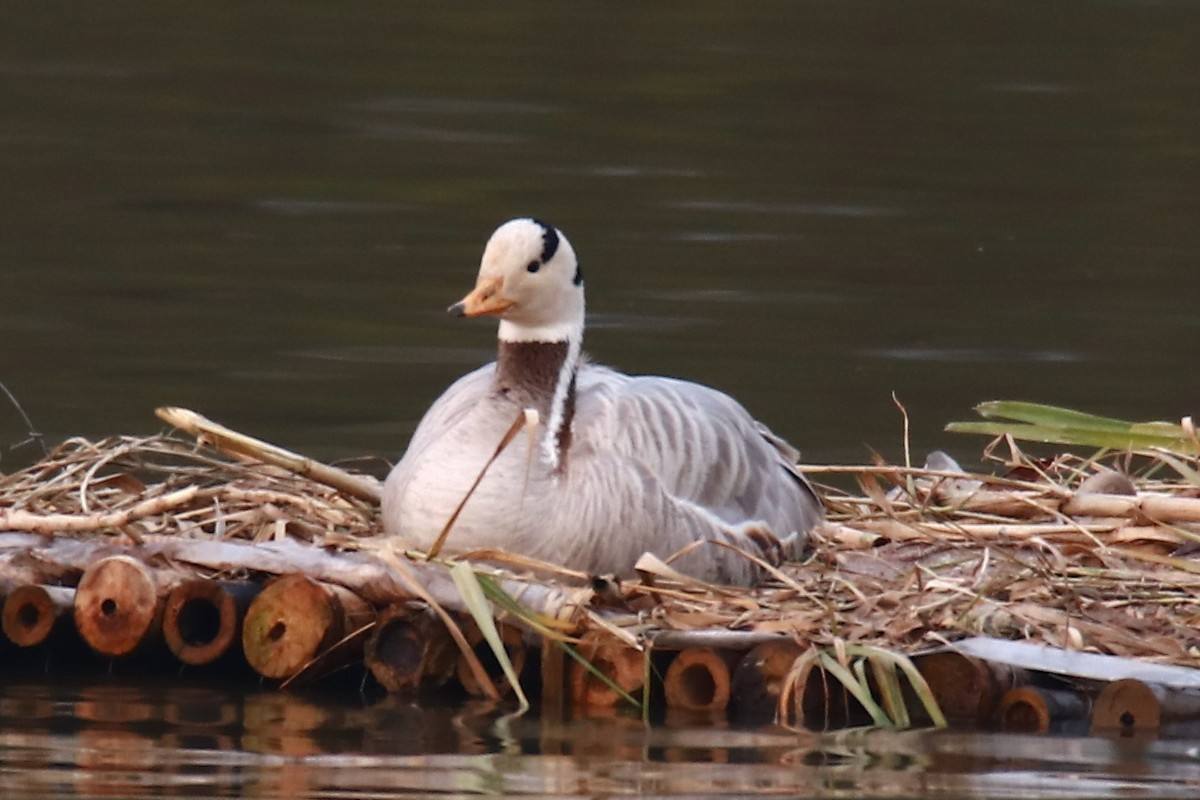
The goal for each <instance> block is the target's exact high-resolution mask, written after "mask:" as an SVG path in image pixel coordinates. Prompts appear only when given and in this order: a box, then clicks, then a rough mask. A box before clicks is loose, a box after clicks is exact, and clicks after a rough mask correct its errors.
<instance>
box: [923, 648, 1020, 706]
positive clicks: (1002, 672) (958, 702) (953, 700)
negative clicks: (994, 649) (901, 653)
mask: <svg viewBox="0 0 1200 800" xmlns="http://www.w3.org/2000/svg"><path fill="white" fill-rule="evenodd" d="M913 664H914V665H915V666H916V668H917V670H918V671H920V673H921V677H923V678H924V679H925V682H926V683H927V684H929V690H930V691H931V692H933V696H934V698H935V699H936V700H937V702H938V706H939V707H940V708H941V710H942V713H944V714H945V715H946V716H947V717H949V718H950V719H961V720H970V721H972V722H974V723H983V722H986V721H987V720H988V719H989V718H991V716H992V712H993V711H995V709H996V704H997V702H998V701H999V698H1000V695H1001V694H1002V693H1004V692H1006V691H1008V690H1009V689H1011V688H1013V685H1014V682H1015V678H1014V670H1013V669H1012V668H1011V667H1005V666H1004V665H1001V664H994V665H993V664H988V663H987V662H985V661H982V660H980V659H978V658H972V657H971V656H968V655H964V654H963V653H959V652H955V651H952V650H948V651H942V652H937V653H928V654H926V655H921V656H916V657H914V658H913Z"/></svg>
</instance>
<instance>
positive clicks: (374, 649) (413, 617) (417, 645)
mask: <svg viewBox="0 0 1200 800" xmlns="http://www.w3.org/2000/svg"><path fill="white" fill-rule="evenodd" d="M457 655H458V650H457V649H456V648H455V645H454V640H453V639H452V638H451V637H450V634H449V633H448V632H447V631H446V626H445V625H444V624H443V623H442V621H441V619H440V618H438V616H437V615H436V614H435V613H433V611H432V610H430V609H429V607H428V606H426V605H425V604H424V603H402V604H400V605H396V606H393V607H391V608H389V609H388V610H387V611H385V612H384V613H383V615H382V616H381V617H380V618H379V621H378V622H377V623H376V625H375V630H374V631H373V632H372V634H371V638H370V639H369V640H368V641H367V649H366V659H365V660H366V664H367V668H368V669H370V670H371V674H372V675H374V676H375V680H377V681H379V683H380V685H382V686H383V687H384V688H385V689H387V690H388V691H389V692H400V691H414V690H416V689H418V688H420V687H422V686H429V687H437V686H441V685H442V684H444V683H445V682H446V681H448V680H449V679H450V678H451V677H453V675H454V672H455V667H456V662H457Z"/></svg>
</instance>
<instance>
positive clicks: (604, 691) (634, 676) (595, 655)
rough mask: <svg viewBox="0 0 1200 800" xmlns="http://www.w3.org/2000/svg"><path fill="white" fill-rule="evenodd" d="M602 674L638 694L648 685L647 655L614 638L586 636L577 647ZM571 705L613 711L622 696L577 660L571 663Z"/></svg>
mask: <svg viewBox="0 0 1200 800" xmlns="http://www.w3.org/2000/svg"><path fill="white" fill-rule="evenodd" d="M576 649H577V652H578V653H579V655H580V656H582V657H583V658H585V659H587V661H588V662H590V663H591V665H592V666H593V667H595V668H596V670H597V671H598V672H600V674H602V675H604V676H605V677H606V678H608V680H610V681H612V683H613V684H614V685H615V686H617V687H619V688H620V689H621V690H622V691H624V692H626V693H628V694H631V695H635V696H636V693H637V692H638V691H639V690H640V689H641V688H642V685H643V683H644V682H645V654H644V653H642V652H641V651H639V650H635V649H634V648H632V647H629V646H627V645H625V644H623V643H621V642H619V641H617V640H616V639H614V638H611V637H609V636H603V635H586V636H584V637H583V639H582V640H581V641H580V642H579V644H578V645H577V647H576ZM570 683H571V703H572V706H573V707H574V708H612V707H613V706H615V705H616V704H617V703H619V702H621V695H620V694H618V693H617V692H616V691H615V690H614V689H613V688H612V687H611V686H609V685H607V684H605V683H604V682H603V681H601V680H600V679H599V678H597V677H596V676H595V675H593V674H592V673H591V672H589V671H588V670H587V669H586V668H585V667H584V666H583V665H581V664H580V663H578V662H577V661H572V662H571V675H570Z"/></svg>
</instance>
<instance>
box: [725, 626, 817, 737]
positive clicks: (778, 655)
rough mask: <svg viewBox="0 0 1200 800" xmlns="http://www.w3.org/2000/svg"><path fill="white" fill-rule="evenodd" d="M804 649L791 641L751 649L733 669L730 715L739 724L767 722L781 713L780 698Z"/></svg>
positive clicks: (765, 644) (768, 643)
mask: <svg viewBox="0 0 1200 800" xmlns="http://www.w3.org/2000/svg"><path fill="white" fill-rule="evenodd" d="M803 652H804V649H803V648H802V647H800V645H798V644H796V643H795V642H792V641H778V642H766V643H764V644H760V645H757V646H756V647H752V648H750V650H748V651H747V652H746V654H745V655H744V656H742V658H741V660H740V661H739V662H738V664H737V666H736V667H735V668H734V670H733V680H732V683H731V685H730V689H729V705H730V713H731V715H732V716H733V718H734V719H736V720H737V721H739V722H756V723H767V722H771V721H772V720H774V719H775V717H776V713H777V712H778V710H779V696H780V694H781V693H782V692H783V683H784V681H785V680H786V679H787V676H788V673H789V672H791V669H792V665H793V664H795V663H796V659H797V658H799V657H800V654H801V653H803Z"/></svg>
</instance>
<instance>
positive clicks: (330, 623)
mask: <svg viewBox="0 0 1200 800" xmlns="http://www.w3.org/2000/svg"><path fill="white" fill-rule="evenodd" d="M373 617H374V612H373V611H372V609H371V607H370V605H369V604H368V603H367V602H366V601H365V600H363V599H362V598H360V597H359V596H358V595H356V594H354V592H351V591H350V590H349V589H346V588H344V587H341V586H337V585H334V584H328V583H320V582H318V581H315V580H313V579H312V578H309V577H307V576H305V575H300V574H292V575H285V576H283V577H281V578H278V579H276V580H274V581H272V582H271V583H270V584H268V585H267V587H266V588H265V589H263V591H262V592H261V593H260V594H259V595H258V597H256V598H255V599H254V602H252V603H251V604H250V608H249V610H248V611H247V612H246V618H245V620H244V621H243V623H242V650H243V651H244V652H245V655H246V661H247V662H249V664H250V666H251V667H253V668H254V670H255V671H256V672H258V673H259V674H260V675H262V676H263V677H266V678H290V677H292V676H293V675H296V674H297V673H299V672H300V670H301V669H303V668H304V667H305V666H306V665H307V664H309V663H310V662H312V661H313V660H314V659H316V658H317V657H318V656H319V655H321V654H322V653H323V652H325V651H326V650H328V649H329V648H331V647H333V645H335V644H337V643H338V642H339V641H340V640H341V639H342V638H343V637H345V636H346V635H348V634H350V633H353V632H354V631H356V630H358V629H360V628H361V627H363V626H364V625H366V624H368V623H369V622H370V621H371V620H372V619H373ZM349 655H350V653H349V651H347V652H346V656H347V657H348V656H349Z"/></svg>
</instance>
